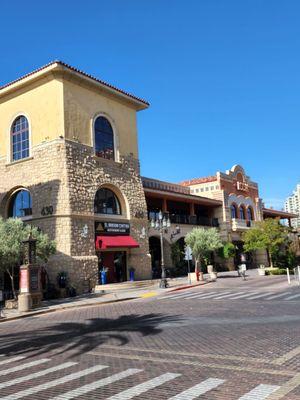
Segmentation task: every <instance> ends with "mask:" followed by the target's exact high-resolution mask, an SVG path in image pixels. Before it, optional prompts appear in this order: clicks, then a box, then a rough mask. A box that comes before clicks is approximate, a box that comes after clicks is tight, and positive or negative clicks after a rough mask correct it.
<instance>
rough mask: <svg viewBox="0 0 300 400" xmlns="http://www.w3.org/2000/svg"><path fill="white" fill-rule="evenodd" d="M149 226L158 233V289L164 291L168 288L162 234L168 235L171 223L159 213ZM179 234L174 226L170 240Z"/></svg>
mask: <svg viewBox="0 0 300 400" xmlns="http://www.w3.org/2000/svg"><path fill="white" fill-rule="evenodd" d="M150 226H151V228H153V229H156V230H157V231H159V236H160V248H161V263H160V265H161V279H160V283H159V287H160V288H162V289H165V288H167V287H168V282H167V275H166V268H165V258H164V233H168V229H169V228H170V227H171V222H170V218H169V216H168V217H166V216H164V215H163V213H162V212H161V211H160V212H159V213H158V215H157V216H156V217H155V218H152V219H151V222H150ZM178 233H180V228H179V226H176V231H175V232H172V233H171V238H173V237H174V236H175V235H176V234H178Z"/></svg>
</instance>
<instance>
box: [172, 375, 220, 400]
mask: <svg viewBox="0 0 300 400" xmlns="http://www.w3.org/2000/svg"><path fill="white" fill-rule="evenodd" d="M224 382H225V381H224V380H223V379H214V378H210V379H206V380H205V381H203V382H201V383H199V384H198V385H195V386H193V387H191V388H190V389H187V390H185V391H184V392H181V393H179V394H177V395H176V396H173V397H170V398H169V400H193V399H196V398H197V397H199V396H201V394H204V393H206V392H209V391H210V390H212V389H215V388H216V387H218V386H219V385H221V384H222V383H224Z"/></svg>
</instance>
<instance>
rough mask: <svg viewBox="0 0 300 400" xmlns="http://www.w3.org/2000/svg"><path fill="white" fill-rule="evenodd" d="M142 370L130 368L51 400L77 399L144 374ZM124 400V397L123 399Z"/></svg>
mask: <svg viewBox="0 0 300 400" xmlns="http://www.w3.org/2000/svg"><path fill="white" fill-rule="evenodd" d="M142 371H143V370H142V369H135V368H130V369H127V370H126V371H123V372H120V373H118V374H114V375H111V376H108V377H107V378H103V379H100V380H99V381H95V382H92V383H88V384H87V385H84V386H81V387H79V388H78V389H74V390H70V391H69V392H67V393H64V394H61V395H60V396H57V397H53V398H52V399H51V400H70V399H74V398H75V397H78V396H82V395H84V394H86V393H88V392H91V391H92V390H96V389H99V388H100V387H102V386H105V385H109V384H110V383H114V382H117V381H119V380H120V379H124V378H127V377H128V376H131V375H134V374H137V373H138V372H142ZM122 399H123V397H122Z"/></svg>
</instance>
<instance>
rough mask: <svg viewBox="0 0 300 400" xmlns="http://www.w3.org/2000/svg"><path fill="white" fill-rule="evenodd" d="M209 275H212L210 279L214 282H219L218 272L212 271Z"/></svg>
mask: <svg viewBox="0 0 300 400" xmlns="http://www.w3.org/2000/svg"><path fill="white" fill-rule="evenodd" d="M209 275H210V279H211V280H212V281H215V280H217V273H216V272H214V271H212V272H210V273H209Z"/></svg>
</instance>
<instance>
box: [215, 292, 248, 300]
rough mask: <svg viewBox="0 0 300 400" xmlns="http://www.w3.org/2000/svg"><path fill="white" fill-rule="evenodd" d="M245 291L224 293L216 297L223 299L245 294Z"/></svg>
mask: <svg viewBox="0 0 300 400" xmlns="http://www.w3.org/2000/svg"><path fill="white" fill-rule="evenodd" d="M244 293H245V291H244V290H243V291H242V292H235V293H234V292H231V293H229V294H222V295H221V296H218V297H215V298H214V299H215V300H219V299H223V298H226V297H230V296H238V295H239V294H244Z"/></svg>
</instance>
